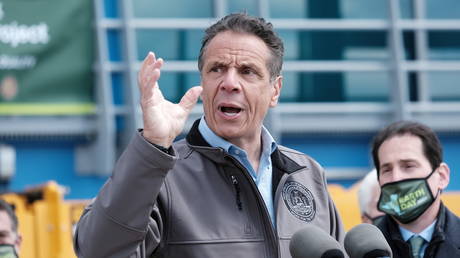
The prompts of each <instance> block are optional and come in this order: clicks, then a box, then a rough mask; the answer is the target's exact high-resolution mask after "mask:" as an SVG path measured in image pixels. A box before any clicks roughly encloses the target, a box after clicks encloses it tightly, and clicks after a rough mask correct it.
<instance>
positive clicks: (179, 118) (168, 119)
mask: <svg viewBox="0 0 460 258" xmlns="http://www.w3.org/2000/svg"><path fill="white" fill-rule="evenodd" d="M162 65H163V59H161V58H158V59H157V58H156V57H155V54H154V53H152V52H149V53H148V55H147V57H146V58H145V59H144V61H143V63H142V66H141V69H140V71H139V74H138V84H139V91H140V98H141V99H140V101H141V108H142V118H143V121H144V131H143V135H144V137H145V138H146V139H147V140H148V141H149V142H151V143H154V144H157V145H160V146H163V147H166V148H169V146H171V144H172V142H173V141H174V139H175V138H176V137H177V136H178V135H179V134H180V133H181V132H182V129H183V128H184V124H185V121H186V119H187V117H188V115H189V114H190V111H191V110H192V108H193V107H194V106H195V104H196V102H197V101H198V97H199V96H200V94H201V91H202V88H201V86H195V87H193V88H191V89H189V90H188V91H187V92H186V93H185V95H184V96H183V97H182V99H181V100H180V102H179V103H178V104H174V103H171V102H170V101H168V100H166V99H165V98H164V97H163V94H162V93H161V90H160V88H159V86H158V79H159V78H160V69H161V66H162Z"/></svg>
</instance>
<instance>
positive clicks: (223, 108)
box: [219, 106, 242, 116]
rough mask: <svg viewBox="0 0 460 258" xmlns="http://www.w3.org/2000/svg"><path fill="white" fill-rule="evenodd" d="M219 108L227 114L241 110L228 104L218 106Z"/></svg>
mask: <svg viewBox="0 0 460 258" xmlns="http://www.w3.org/2000/svg"><path fill="white" fill-rule="evenodd" d="M219 110H220V111H221V112H222V113H224V114H225V115H227V116H236V115H238V114H239V113H240V112H241V111H242V109H241V108H237V107H229V106H220V107H219Z"/></svg>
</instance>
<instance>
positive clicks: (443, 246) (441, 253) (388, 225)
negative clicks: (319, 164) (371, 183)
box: [372, 121, 460, 258]
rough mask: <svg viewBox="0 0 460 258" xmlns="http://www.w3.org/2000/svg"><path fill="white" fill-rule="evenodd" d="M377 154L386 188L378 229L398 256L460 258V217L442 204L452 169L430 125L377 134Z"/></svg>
mask: <svg viewBox="0 0 460 258" xmlns="http://www.w3.org/2000/svg"><path fill="white" fill-rule="evenodd" d="M372 157H373V159H374V164H375V167H376V168H377V176H378V179H379V184H380V187H381V194H380V199H379V202H378V208H379V210H381V211H382V212H384V213H386V215H385V217H384V219H383V220H382V221H381V222H380V223H378V225H377V226H378V227H379V228H380V230H382V232H383V233H384V235H385V238H386V239H387V241H388V243H389V244H390V246H391V249H392V251H393V257H395V258H398V257H414V258H421V257H425V258H427V257H449V258H450V257H460V234H459V233H458V230H459V229H460V218H458V217H457V216H455V215H454V214H453V213H452V212H450V211H449V210H448V209H447V208H446V207H445V206H444V205H443V203H442V202H441V198H440V197H441V192H442V190H443V189H445V188H446V187H447V185H448V184H449V177H450V170H449V167H448V165H447V164H446V163H444V162H443V158H442V147H441V144H440V141H439V139H438V137H437V136H436V134H435V133H434V132H433V130H431V129H430V128H429V127H427V126H425V125H423V124H420V123H417V122H409V121H400V122H395V123H393V124H390V125H389V126H387V127H386V128H384V129H383V130H382V131H380V132H379V133H378V134H377V136H376V137H375V138H374V141H373V146H372Z"/></svg>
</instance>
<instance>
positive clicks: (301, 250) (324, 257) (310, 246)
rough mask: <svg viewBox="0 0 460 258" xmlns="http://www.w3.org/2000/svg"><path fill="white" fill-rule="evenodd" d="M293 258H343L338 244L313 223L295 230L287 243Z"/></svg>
mask: <svg viewBox="0 0 460 258" xmlns="http://www.w3.org/2000/svg"><path fill="white" fill-rule="evenodd" d="M289 251H290V252H291V256H292V257H293V258H343V257H344V254H343V251H342V248H341V246H340V244H339V243H338V242H337V240H335V239H334V238H333V237H331V236H330V235H328V234H327V233H326V232H324V231H323V230H321V229H320V228H318V227H315V226H313V225H307V226H305V227H304V228H302V229H300V230H299V231H297V232H296V233H295V234H294V235H293V236H292V238H291V242H290V243H289Z"/></svg>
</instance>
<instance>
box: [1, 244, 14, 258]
mask: <svg viewBox="0 0 460 258" xmlns="http://www.w3.org/2000/svg"><path fill="white" fill-rule="evenodd" d="M0 258H18V254H17V253H16V249H15V248H14V245H8V244H0Z"/></svg>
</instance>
